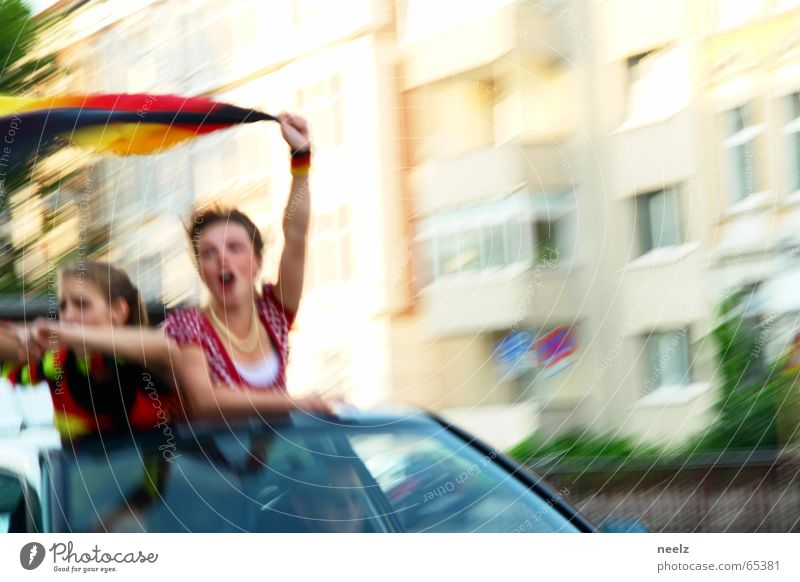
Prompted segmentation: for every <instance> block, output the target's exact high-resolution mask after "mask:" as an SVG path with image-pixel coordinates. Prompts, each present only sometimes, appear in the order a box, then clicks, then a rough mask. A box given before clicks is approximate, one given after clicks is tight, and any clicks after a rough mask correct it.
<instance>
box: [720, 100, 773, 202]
mask: <svg viewBox="0 0 800 582" xmlns="http://www.w3.org/2000/svg"><path fill="white" fill-rule="evenodd" d="M754 107H755V105H754V103H753V102H752V101H750V102H747V103H743V104H741V105H739V106H736V107H733V108H732V109H728V110H727V111H725V112H724V117H725V123H726V124H729V123H730V121H731V119H732V117H733V116H734V115H736V114H737V112H740V111H741V110H742V109H745V108H748V109H749V110H750V111H751V112H752V110H753V108H754ZM738 115H741V113H738ZM764 129H765V125H764V124H763V123H750V124H748V125H745V126H744V127H742V129H740V130H738V131H737V132H735V133H733V134H732V135H730V136H729V137H728V138H726V139H725V140H723V142H722V147H723V148H725V149H726V150H727V158H728V188H729V192H730V202H731V204H737V203H739V202H742V201H743V200H746V199H747V198H749V197H750V196H752V195H753V194H757V193H758V192H759V188H758V172H757V170H758V164H757V162H758V160H757V154H758V151H757V145H758V144H757V139H758V138H759V137H760V136H761V135H762V134H763V133H764ZM739 148H744V152H745V157H746V155H747V154H746V152H747V151H748V148H751V149H750V151H752V157H753V172H752V177H751V178H750V180H751V181H752V184H751V187H750V188H749V189H748V176H747V175H746V174H747V169H746V168H741V169H740V168H738V167H737V166H738V163H737V162H736V159H738V157H739V153H738V152H739Z"/></svg>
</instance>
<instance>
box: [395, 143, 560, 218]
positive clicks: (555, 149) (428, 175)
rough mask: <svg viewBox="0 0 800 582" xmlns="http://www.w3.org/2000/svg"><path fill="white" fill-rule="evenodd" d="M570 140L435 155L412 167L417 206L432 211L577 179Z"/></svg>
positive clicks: (546, 187) (549, 186)
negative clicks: (442, 156) (567, 142)
mask: <svg viewBox="0 0 800 582" xmlns="http://www.w3.org/2000/svg"><path fill="white" fill-rule="evenodd" d="M573 167H574V166H573V163H572V160H571V156H570V155H569V154H568V152H567V149H566V147H565V145H563V144H562V143H561V142H548V143H539V144H530V145H524V146H517V145H504V146H501V147H484V148H480V149H476V150H473V151H471V152H469V153H466V154H464V155H461V156H456V157H453V158H449V159H446V160H432V161H429V162H426V163H424V164H421V165H420V166H417V167H416V168H414V169H413V170H412V171H411V175H410V178H411V184H412V188H413V191H414V195H415V197H416V199H417V200H418V204H419V207H418V208H417V211H418V212H419V213H420V214H422V215H427V214H430V213H432V212H436V211H437V210H441V209H443V208H448V207H454V206H461V205H464V204H469V203H473V202H476V201H479V200H483V199H486V198H492V197H495V196H501V195H504V194H509V193H511V192H513V191H515V190H518V189H520V188H521V187H523V186H528V187H529V188H530V189H533V190H558V189H562V188H564V187H565V185H570V184H573V183H574V182H575V180H574V176H573Z"/></svg>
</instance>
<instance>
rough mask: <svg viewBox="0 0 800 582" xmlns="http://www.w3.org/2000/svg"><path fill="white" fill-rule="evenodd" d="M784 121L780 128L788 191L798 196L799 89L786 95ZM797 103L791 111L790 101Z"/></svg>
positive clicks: (799, 149)
mask: <svg viewBox="0 0 800 582" xmlns="http://www.w3.org/2000/svg"><path fill="white" fill-rule="evenodd" d="M783 100H784V104H785V106H786V111H787V115H786V119H787V121H786V123H785V124H784V125H783V127H782V128H781V134H782V135H784V136H785V143H786V161H787V166H786V175H787V176H788V180H789V184H788V187H789V192H790V193H792V194H794V193H797V194H798V196H800V90H798V91H795V92H793V93H790V94H788V95H786V96H785V97H784V98H783ZM793 101H794V102H796V103H797V110H796V111H792V102H793Z"/></svg>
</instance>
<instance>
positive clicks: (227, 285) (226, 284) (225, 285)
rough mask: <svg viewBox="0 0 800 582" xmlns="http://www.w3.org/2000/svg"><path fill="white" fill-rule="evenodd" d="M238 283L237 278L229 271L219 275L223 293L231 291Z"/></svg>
mask: <svg viewBox="0 0 800 582" xmlns="http://www.w3.org/2000/svg"><path fill="white" fill-rule="evenodd" d="M235 282H236V277H234V275H233V273H231V272H229V271H222V273H220V275H219V284H220V286H221V287H222V290H223V291H230V290H231V289H233V285H234V283H235Z"/></svg>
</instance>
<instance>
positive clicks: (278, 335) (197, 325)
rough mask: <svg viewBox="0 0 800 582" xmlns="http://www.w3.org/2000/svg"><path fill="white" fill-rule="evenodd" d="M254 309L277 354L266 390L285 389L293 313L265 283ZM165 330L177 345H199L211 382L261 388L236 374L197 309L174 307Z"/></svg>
mask: <svg viewBox="0 0 800 582" xmlns="http://www.w3.org/2000/svg"><path fill="white" fill-rule="evenodd" d="M256 309H257V311H258V315H259V317H260V319H261V324H262V325H263V326H264V328H265V329H266V330H267V334H268V335H269V337H270V339H271V340H272V346H273V348H274V349H275V351H276V352H277V354H278V360H279V362H280V367H279V370H278V376H277V378H276V379H275V382H274V383H273V384H272V385H271V386H268V387H267V388H268V389H278V390H286V365H287V363H288V361H289V330H290V329H291V327H292V323H294V319H295V315H296V314H295V312H293V311H290V310H288V309H286V308H285V307H284V306H283V304H281V302H280V300H279V299H278V297H277V296H276V295H275V290H274V288H273V286H272V284H270V283H267V284H266V285H264V288H263V290H262V293H261V297H257V298H256ZM164 331H165V333H166V334H167V335H168V336H169V337H171V338H172V339H174V340H175V341H176V342H177V343H178V345H181V346H182V345H186V344H196V345H199V346H200V347H201V348H203V353H204V354H205V356H206V361H207V362H208V368H209V373H210V374H211V382H212V383H220V382H221V383H223V384H228V385H230V386H244V387H250V388H264V386H252V385H250V384H248V383H247V382H246V381H245V380H244V379H243V378H242V377H241V376H240V375H239V372H238V370H237V369H236V366H235V365H234V363H233V360H232V359H231V356H230V354H229V353H228V351H227V350H226V349H225V346H224V345H223V343H222V341H221V340H220V338H219V336H218V335H217V332H216V330H215V329H214V326H213V325H211V322H209V321H208V319H206V317H205V316H204V315H203V314H202V313H201V312H200V310H199V309H197V308H189V309H177V310H175V311H173V312H171V313H170V314H169V315H167V318H166V321H165V323H164Z"/></svg>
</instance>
